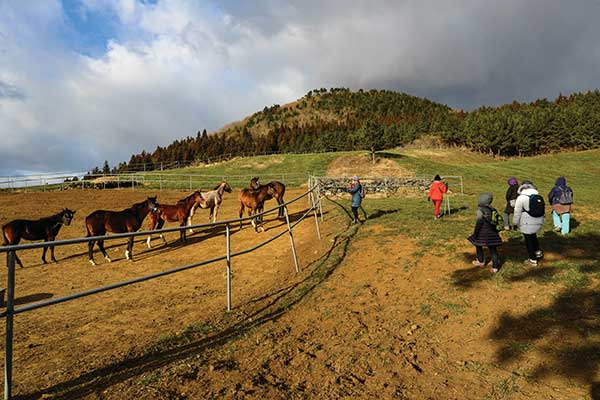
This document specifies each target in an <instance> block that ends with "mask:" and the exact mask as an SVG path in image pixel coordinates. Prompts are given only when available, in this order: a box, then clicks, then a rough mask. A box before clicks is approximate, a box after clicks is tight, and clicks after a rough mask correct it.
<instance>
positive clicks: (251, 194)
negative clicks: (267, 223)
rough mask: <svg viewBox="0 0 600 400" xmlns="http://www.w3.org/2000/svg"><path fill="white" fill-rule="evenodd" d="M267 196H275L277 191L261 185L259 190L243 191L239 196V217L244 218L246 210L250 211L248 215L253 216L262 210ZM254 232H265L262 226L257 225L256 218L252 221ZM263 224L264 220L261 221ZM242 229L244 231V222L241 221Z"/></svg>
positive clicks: (269, 186)
mask: <svg viewBox="0 0 600 400" xmlns="http://www.w3.org/2000/svg"><path fill="white" fill-rule="evenodd" d="M267 196H271V197H270V198H272V197H273V196H275V189H274V188H273V186H271V185H261V186H260V187H259V188H258V189H242V190H240V193H239V194H238V200H239V202H240V207H239V215H240V218H242V215H244V209H245V208H247V209H248V215H249V216H253V215H255V214H256V213H258V212H259V210H262V209H263V207H264V204H265V200H266V199H267ZM251 222H252V226H253V227H254V230H255V231H257V232H258V230H259V228H260V229H262V230H263V231H264V228H263V227H262V225H261V226H260V227H259V226H257V224H256V221H255V218H252V219H251ZM261 222H262V219H261ZM240 229H242V221H240Z"/></svg>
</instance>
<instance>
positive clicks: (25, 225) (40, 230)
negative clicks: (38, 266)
mask: <svg viewBox="0 0 600 400" xmlns="http://www.w3.org/2000/svg"><path fill="white" fill-rule="evenodd" d="M74 215H75V211H71V210H69V209H68V208H64V209H63V210H62V211H61V212H59V213H58V214H55V215H52V216H50V217H46V218H41V219H38V220H35V221H29V220H26V219H16V220H14V221H11V222H9V223H8V224H6V225H3V226H2V233H3V235H4V246H6V245H13V244H19V242H20V241H21V239H27V240H42V239H44V242H52V241H54V239H55V238H56V236H58V232H59V231H60V228H61V226H63V225H67V226H68V225H69V224H70V223H71V220H72V219H73V216H74ZM46 250H48V247H47V246H45V247H44V250H43V251H42V261H43V262H44V264H46ZM50 258H52V261H53V262H58V261H56V258H54V246H50ZM15 259H16V261H17V263H18V264H19V265H20V266H21V268H23V264H22V263H21V260H20V259H19V257H18V256H17V254H16V253H15Z"/></svg>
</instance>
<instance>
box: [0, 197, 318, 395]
mask: <svg viewBox="0 0 600 400" xmlns="http://www.w3.org/2000/svg"><path fill="white" fill-rule="evenodd" d="M303 198H306V199H307V200H308V203H309V207H308V208H307V210H306V211H305V212H304V214H303V215H302V216H301V217H300V218H299V219H298V220H296V221H295V222H294V223H290V218H289V214H288V209H287V206H288V205H289V204H292V203H295V202H297V201H300V200H301V199H303ZM281 208H282V209H283V212H284V216H285V220H286V228H285V229H284V230H282V231H281V232H279V233H277V234H275V235H273V236H271V237H270V238H268V239H266V240H264V241H262V242H260V243H259V244H257V245H255V246H253V247H250V248H248V249H245V250H240V251H237V252H233V253H232V252H231V232H230V228H231V225H232V224H238V223H243V222H244V221H249V220H253V219H256V218H260V219H262V217H263V216H264V215H267V214H270V213H274V212H275V211H277V212H278V211H279V209H281ZM321 211H322V205H321V195H320V192H319V190H318V187H315V186H311V187H309V188H308V190H307V191H306V192H304V193H302V194H301V195H299V196H297V197H295V198H293V199H292V200H289V201H287V202H285V203H283V204H281V205H278V206H276V207H273V208H271V209H268V210H266V211H263V212H261V213H258V214H255V215H253V216H249V217H244V218H237V219H229V220H224V221H218V222H215V223H207V224H197V225H192V226H184V227H173V228H167V229H160V230H152V231H141V232H133V233H121V234H114V235H105V236H93V237H85V238H77V239H66V240H58V241H53V242H51V244H52V245H53V246H67V245H72V244H77V243H87V242H91V241H97V240H116V239H123V238H130V237H138V236H146V235H150V234H157V233H159V234H163V233H167V232H180V231H182V230H185V229H190V228H192V229H196V228H198V229H199V228H211V227H216V226H225V254H224V255H222V256H219V257H215V258H211V259H208V260H203V261H199V262H196V263H192V264H187V265H183V266H178V267H174V268H171V269H168V270H165V271H161V272H158V273H154V274H149V275H145V276H141V277H137V278H134V279H130V280H127V281H122V282H118V283H113V284H110V285H106V286H102V287H97V288H94V289H90V290H86V291H83V292H78V293H73V294H69V295H66V296H63V297H58V298H55V299H50V300H46V301H40V302H36V303H33V304H29V305H25V306H21V307H15V261H16V255H15V252H16V251H18V250H28V249H36V248H42V247H47V246H48V245H49V242H42V243H28V244H21V245H12V246H0V253H7V267H8V268H7V270H8V273H7V286H6V289H5V291H6V298H7V299H6V309H5V310H4V311H3V312H1V313H0V318H5V320H6V331H5V349H4V350H5V362H4V399H5V400H9V399H11V398H12V370H13V362H12V361H13V339H14V330H13V328H14V316H15V315H16V314H20V313H24V312H29V311H33V310H36V309H39V308H43V307H49V306H51V305H55V304H60V303H64V302H67V301H73V300H76V299H78V298H81V297H87V296H91V295H93V294H97V293H101V292H105V291H109V290H114V289H117V288H121V287H124V286H128V285H132V284H135V283H139V282H144V281H148V280H151V279H156V278H159V277H162V276H166V275H170V274H174V273H177V272H181V271H185V270H189V269H192V268H198V267H201V266H204V265H208V264H212V263H215V262H219V261H225V265H226V288H227V311H231V290H232V288H231V263H232V259H233V258H235V257H239V256H241V255H244V254H247V253H250V252H253V251H255V250H257V249H259V248H261V247H263V246H266V245H267V244H269V243H271V242H272V241H274V240H276V239H278V238H279V237H281V236H284V235H285V234H288V236H289V238H290V245H291V250H292V257H293V261H294V267H295V270H296V272H299V265H298V257H297V255H296V246H295V242H294V235H293V229H294V228H295V227H296V226H297V225H298V224H299V223H300V222H302V221H303V220H304V219H305V218H307V217H308V216H309V215H310V214H311V212H312V213H313V215H314V221H315V227H316V232H317V237H318V238H319V239H321V231H320V224H319V215H320V218H321V220H322V218H323V215H322V212H321ZM3 296H4V293H3Z"/></svg>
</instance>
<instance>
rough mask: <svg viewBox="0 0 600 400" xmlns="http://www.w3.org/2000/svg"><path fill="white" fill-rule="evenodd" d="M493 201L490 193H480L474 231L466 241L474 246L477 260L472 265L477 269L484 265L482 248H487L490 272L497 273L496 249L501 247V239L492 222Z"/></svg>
mask: <svg viewBox="0 0 600 400" xmlns="http://www.w3.org/2000/svg"><path fill="white" fill-rule="evenodd" d="M493 200H494V196H493V195H492V194H491V193H482V194H480V195H479V202H478V203H479V204H478V205H479V206H478V207H477V221H476V222H475V230H474V231H473V234H472V235H471V236H469V237H468V240H469V241H470V242H471V243H472V244H474V245H475V250H476V252H477V260H475V261H473V265H475V266H477V267H481V266H484V265H485V258H484V256H483V246H487V248H488V249H489V251H490V254H491V256H492V272H498V270H499V269H500V259H499V257H498V251H497V248H498V246H500V245H502V239H501V238H500V235H499V234H498V231H497V229H496V225H495V224H494V222H492V212H493V211H494V209H493V208H492V207H491V204H492V201H493ZM496 212H497V211H496Z"/></svg>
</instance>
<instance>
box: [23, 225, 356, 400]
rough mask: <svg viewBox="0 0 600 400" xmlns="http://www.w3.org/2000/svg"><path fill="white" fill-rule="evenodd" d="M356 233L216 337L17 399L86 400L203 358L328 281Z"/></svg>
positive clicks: (174, 343) (199, 337)
mask: <svg viewBox="0 0 600 400" xmlns="http://www.w3.org/2000/svg"><path fill="white" fill-rule="evenodd" d="M357 232H358V226H357V227H356V228H353V229H350V230H349V231H347V232H345V233H343V234H340V235H338V236H336V237H335V239H334V241H333V244H332V245H331V247H330V248H329V250H328V251H327V252H326V253H325V254H324V255H323V256H321V257H320V258H319V259H317V260H315V261H314V262H313V263H311V265H312V266H313V269H312V271H311V272H310V274H309V275H308V276H307V277H305V278H304V279H302V280H301V281H299V282H296V283H294V284H291V285H289V286H288V287H286V288H284V289H279V290H277V291H275V292H274V293H272V294H270V295H267V296H263V297H262V298H261V299H268V302H267V304H265V305H264V306H262V307H260V308H259V309H258V310H256V311H254V312H252V313H250V314H247V315H244V316H243V317H242V319H241V320H239V321H237V322H234V323H233V324H230V326H228V327H226V328H224V329H222V330H220V331H219V332H217V333H215V334H213V335H210V336H205V335H204V334H198V333H194V331H193V330H190V331H189V332H188V333H187V334H182V335H179V336H173V338H172V339H170V340H169V341H168V342H161V344H160V346H154V347H151V350H150V351H148V352H147V353H144V354H141V355H132V356H129V357H127V358H125V359H123V360H121V361H118V362H115V363H112V364H109V365H106V366H103V367H100V368H96V369H93V370H91V371H87V372H84V373H82V374H81V375H80V376H79V377H77V378H74V379H71V380H68V381H64V382H61V383H58V384H55V385H54V386H51V387H49V388H46V389H44V390H40V391H37V392H33V393H29V394H24V395H19V396H15V397H14V398H15V399H38V398H40V397H43V396H45V395H46V396H47V395H51V397H52V398H53V399H75V398H82V397H86V396H88V395H91V394H93V393H101V392H102V391H103V390H104V389H106V388H108V387H110V386H112V385H115V384H118V383H120V382H123V381H126V380H128V379H130V378H133V377H136V376H140V375H143V374H144V373H147V372H150V371H155V370H157V369H158V368H161V367H164V366H166V365H168V364H170V363H173V362H176V361H179V360H183V359H188V358H190V357H193V356H197V355H202V354H204V353H206V352H207V351H210V350H211V349H215V348H218V347H220V346H223V345H224V344H226V343H228V342H231V341H234V340H236V339H237V338H239V337H240V336H242V335H244V334H245V333H247V332H250V331H252V330H253V329H255V328H258V327H260V326H262V325H263V324H265V323H267V322H270V321H275V320H277V319H279V318H280V317H281V316H283V315H285V313H286V312H287V311H288V310H289V309H291V308H292V307H293V306H295V305H296V304H298V303H299V302H300V301H302V299H304V298H305V297H306V296H307V295H308V294H309V293H311V292H312V291H313V290H314V289H315V288H317V287H318V286H319V285H320V284H321V283H323V282H324V281H326V280H327V279H328V278H329V276H330V275H331V274H332V273H333V272H334V271H335V270H336V268H337V267H338V266H339V265H340V264H341V263H342V262H343V260H344V259H345V257H346V255H347V253H348V249H349V247H350V243H351V241H352V238H353V237H354V236H355V235H356V233H357ZM311 265H309V266H311ZM305 268H306V267H305ZM257 301H258V300H257ZM242 312H243V310H242Z"/></svg>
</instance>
